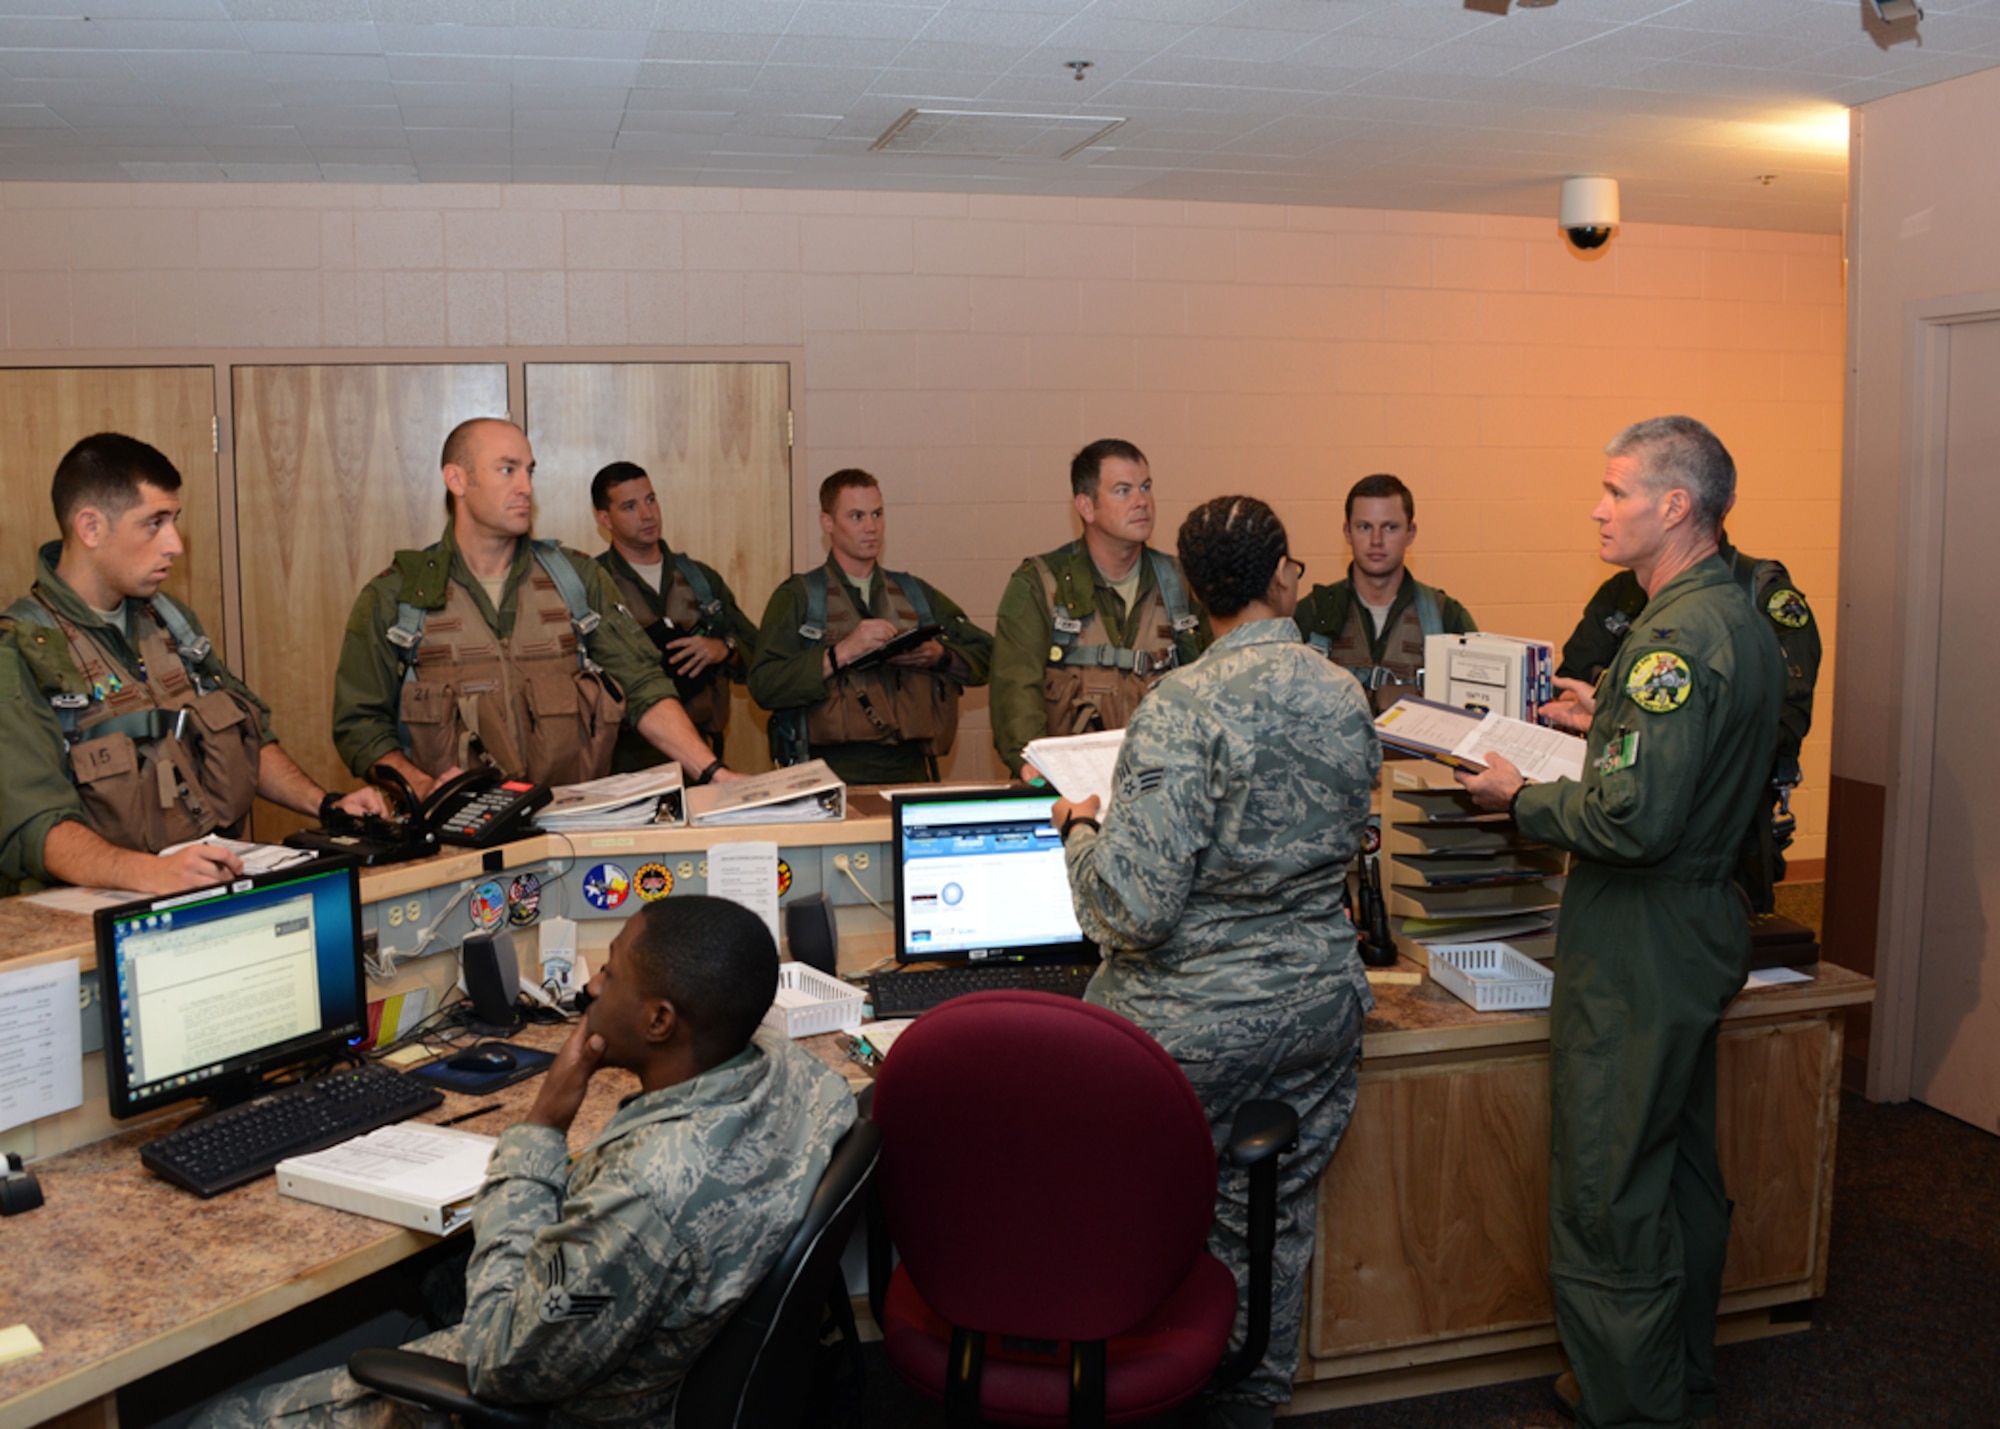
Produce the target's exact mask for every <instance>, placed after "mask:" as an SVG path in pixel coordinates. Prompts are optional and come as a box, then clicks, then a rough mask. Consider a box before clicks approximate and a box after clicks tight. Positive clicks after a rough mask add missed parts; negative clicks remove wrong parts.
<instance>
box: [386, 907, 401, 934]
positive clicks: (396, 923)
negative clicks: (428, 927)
mask: <svg viewBox="0 0 2000 1429" xmlns="http://www.w3.org/2000/svg"><path fill="white" fill-rule="evenodd" d="M389 926H390V927H391V928H400V927H402V926H403V905H402V904H400V903H391V904H390V905H389Z"/></svg>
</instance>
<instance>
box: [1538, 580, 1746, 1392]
mask: <svg viewBox="0 0 2000 1429" xmlns="http://www.w3.org/2000/svg"><path fill="white" fill-rule="evenodd" d="M1784 680H1785V674H1784V662H1783V657H1782V656H1781V654H1780V653H1779V650H1778V641H1777V637H1776V636H1775V635H1773V634H1772V632H1771V623H1770V621H1769V620H1767V619H1765V618H1764V617H1763V616H1762V614H1760V612H1759V611H1758V610H1757V608H1756V607H1755V606H1753V605H1752V604H1751V602H1750V599H1749V597H1748V596H1746V595H1745V594H1744V593H1743V590H1742V588H1741V587H1740V586H1739V585H1738V584H1737V582H1736V580H1735V577H1734V576H1733V575H1732V573H1731V571H1730V568H1729V566H1728V565H1727V564H1726V563H1725V562H1723V561H1722V560H1720V559H1718V558H1716V557H1713V556H1711V557H1709V558H1707V559H1705V560H1703V561H1700V562H1698V563H1697V564H1695V565H1694V566H1692V567H1690V568H1689V569H1688V570H1685V571H1683V572H1681V573H1680V574H1679V575H1677V576H1675V577H1674V578H1673V579H1672V580H1670V581H1669V582H1667V584H1666V586H1665V587H1663V588H1662V589H1661V590H1660V592H1659V593H1658V594H1657V595H1656V596H1654V597H1653V599H1652V600H1651V601H1650V602H1648V604H1647V605H1646V607H1645V609H1644V610H1643V611H1642V612H1640V615H1639V618H1638V619H1637V620H1636V621H1635V622H1634V624H1633V627H1632V630H1631V632H1630V633H1629V634H1628V635H1627V636H1626V638H1625V641H1624V644H1623V645H1622V646H1621V647H1620V648H1619V650H1618V654H1617V657H1616V659H1615V660H1613V662H1612V664H1611V667H1610V669H1609V670H1608V671H1607V672H1606V673H1605V676H1604V678H1603V679H1601V680H1599V681H1598V685H1597V711H1596V714H1595V716H1594V717H1593V719H1592V721H1591V727H1590V736H1589V752H1588V754H1587V756H1586V761H1585V767H1584V777H1583V780H1582V782H1581V783H1578V782H1576V781H1574V780H1569V779H1562V780H1558V781H1557V782H1555V783H1553V784H1532V785H1529V786H1528V787H1526V788H1524V789H1523V790H1522V791H1521V792H1520V794H1519V796H1518V797H1517V798H1516V799H1515V801H1514V819H1515V822H1516V823H1517V824H1518V825H1519V826H1520V829H1521V832H1522V833H1523V834H1525V835H1526V836H1528V837H1529V838H1532V839H1539V840H1541V841H1543V842H1546V843H1550V844H1553V845H1555V846H1557V847H1559V848H1564V849H1567V850H1569V851H1570V852H1571V853H1573V854H1574V855H1576V857H1575V859H1574V860H1573V861H1572V864H1571V868H1570V874H1569V880H1568V884H1567V887H1566V888H1565V890H1564V892H1563V900H1562V918H1561V922H1560V924H1559V926H1558V931H1557V935H1556V961H1555V972H1556V984H1555V1001H1554V1005H1553V1007H1552V1008H1551V1010H1550V1017H1549V1045H1550V1056H1551V1078H1550V1099H1551V1117H1552V1120H1551V1125H1552V1131H1553V1135H1552V1145H1551V1149H1550V1170H1549V1226H1550V1259H1551V1271H1552V1275H1553V1279H1554V1285H1555V1299H1556V1323H1557V1327H1558V1329H1559V1330H1560V1331H1561V1334H1562V1339H1563V1345H1564V1348H1565V1349H1567V1350H1568V1351H1569V1357H1570V1364H1571V1366H1572V1367H1573V1368H1574V1369H1575V1371H1576V1375H1577V1379H1578V1382H1579V1383H1580V1385H1581V1386H1582V1389H1583V1405H1582V1409H1581V1411H1580V1412H1579V1414H1578V1422H1579V1423H1580V1424H1584V1425H1587V1426H1596V1429H1610V1426H1614V1425H1639V1424H1649V1425H1651V1424H1665V1425H1679V1424H1684V1423H1686V1422H1687V1421H1688V1420H1689V1419H1691V1418H1696V1417H1699V1416H1703V1415H1713V1414H1714V1413H1715V1308H1716V1301H1717V1298H1718V1296H1719V1295H1720V1293H1721V1282H1722V1266H1723V1259H1724V1256H1725V1254H1726V1252H1727V1249H1728V1244H1729V1208H1728V1201H1727V1199H1726V1197H1725V1195H1724V1192H1723V1185H1722V1171H1721V1166H1720V1164H1719V1163H1718V1161H1717V1158H1716V1149H1715V1043H1716V1032H1717V1029H1718V1027H1719V1026H1720V1024H1721V1020H1722V1012H1723V1009H1724V1008H1726V1007H1727V1006H1728V1005H1729V1002H1730V1000H1731V999H1732V998H1734V997H1735V996H1736V994H1737V993H1738V992H1739V991H1740V990H1741V989H1742V986H1743V982H1744V978H1745V975H1746V972H1745V969H1746V964H1747V960H1748V957H1749V952H1750V932H1749V928H1748V925H1747V923H1746V921H1745V919H1744V916H1743V904H1742V900H1741V898H1740V897H1739V895H1738V894H1737V892H1736V890H1735V889H1734V888H1733V887H1731V885H1730V875H1731V873H1732V872H1733V871H1734V869H1735V866H1736V859H1737V854H1738V852H1739V850H1740V848H1741V844H1742V835H1743V830H1744V828H1746V827H1747V826H1748V823H1749V820H1750V817H1751V814H1752V812H1753V811H1754V810H1755V809H1756V807H1757V804H1758V800H1759V799H1760V798H1761V797H1762V796H1763V790H1764V786H1765V780H1766V778H1767V777H1768V776H1769V773H1770V769H1771V753H1772V749H1773V747H1774V745H1775V744H1776V742H1777V735H1778V711H1779V706H1780V704H1781V702H1782V699H1783V696H1784Z"/></svg>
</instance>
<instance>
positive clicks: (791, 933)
mask: <svg viewBox="0 0 2000 1429" xmlns="http://www.w3.org/2000/svg"><path fill="white" fill-rule="evenodd" d="M785 946H786V948H787V949H788V950H789V951H790V952H791V955H792V961H793V962H798V963H804V964H805V965H806V966H807V967H809V968H817V969H819V971H821V972H823V973H825V974H826V975H827V976H829V977H833V976H836V974H835V972H834V965H835V963H836V962H838V960H839V959H838V956H837V954H838V952H839V948H840V935H839V932H838V931H837V929H836V928H835V926H834V921H833V900H832V899H831V898H829V897H827V895H826V894H824V893H822V894H820V895H819V897H817V898H801V899H800V900H799V901H798V902H796V903H792V904H788V905H786V908H785Z"/></svg>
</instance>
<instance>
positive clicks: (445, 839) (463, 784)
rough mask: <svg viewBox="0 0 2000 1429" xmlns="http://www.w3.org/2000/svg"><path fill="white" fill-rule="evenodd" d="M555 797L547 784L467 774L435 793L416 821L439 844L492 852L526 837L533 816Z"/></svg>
mask: <svg viewBox="0 0 2000 1429" xmlns="http://www.w3.org/2000/svg"><path fill="white" fill-rule="evenodd" d="M552 797H553V795H552V794H551V793H550V792H549V786H548V785H546V784H530V783H529V782H528V781H527V780H525V779H503V778H502V777H501V776H500V774H499V773H498V771H496V770H492V769H468V770H466V771H465V772H464V773H462V774H458V775H455V776H454V777H452V778H450V779H448V780H446V781H445V782H444V783H442V784H440V785H438V786H437V788H435V789H433V790H431V792H430V797H429V798H427V799H425V800H424V802H423V803H422V804H421V805H420V806H419V807H418V810H417V814H416V818H417V820H418V821H419V822H421V823H422V824H423V825H424V826H425V827H426V828H428V829H430V830H432V831H433V832H435V833H436V834H437V838H438V842H439V843H447V844H455V845H457V846H458V847H460V848H490V847H492V846H493V845H494V844H501V843H506V842H507V841H508V840H509V839H517V838H520V837H522V836H523V835H525V834H526V833H527V832H528V830H529V827H530V826H531V825H532V824H533V822H534V817H535V811H536V810H537V809H539V808H541V807H542V806H543V805H545V804H547V803H548V802H549V800H550V799H551V798H552Z"/></svg>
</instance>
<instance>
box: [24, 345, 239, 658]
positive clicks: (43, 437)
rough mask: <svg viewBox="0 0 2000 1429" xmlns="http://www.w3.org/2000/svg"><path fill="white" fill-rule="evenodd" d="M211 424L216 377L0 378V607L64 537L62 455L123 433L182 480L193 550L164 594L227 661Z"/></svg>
mask: <svg viewBox="0 0 2000 1429" xmlns="http://www.w3.org/2000/svg"><path fill="white" fill-rule="evenodd" d="M214 420H215V369H214V368H212V367H15V368H6V369H0V431H4V432H6V433H7V440H6V442H5V443H0V502H4V506H0V509H4V510H5V511H6V513H7V517H6V520H5V521H0V606H6V605H11V604H12V603H13V602H14V601H15V600H17V599H19V598H20V597H21V596H24V595H26V594H27V593H28V587H29V586H30V585H32V584H33V583H34V579H35V551H36V548H37V547H39V546H40V545H41V544H42V543H43V542H44V541H53V540H56V539H58V538H59V536H60V534H61V533H60V532H58V531H57V529H56V517H55V510H54V508H53V507H51V506H50V504H49V483H50V481H51V480H52V479H53V478H54V476H55V472H56V463H57V462H59V461H61V460H62V457H63V453H64V452H67V451H68V450H69V449H70V448H71V447H72V446H74V445H76V443H77V442H78V441H80V440H81V439H83V438H84V437H87V436H90V435H91V434H92V433H94V432H123V433H125V435H127V436H131V437H137V438H139V440H141V441H144V442H150V443H152V444H153V445H154V446H156V447H158V448H159V449H160V450H161V451H162V452H164V453H165V454H166V456H167V459H168V460H169V461H171V462H173V464H174V466H175V468H176V469H178V470H179V472H180V474H181V493H180V495H181V519H180V529H181V539H182V540H183V541H184V542H185V543H186V546H187V549H186V551H185V552H183V554H182V555H181V558H180V559H179V560H178V561H176V562H175V563H174V569H173V574H172V575H170V576H169V577H168V578H167V584H166V590H167V594H168V595H171V596H173V597H174V598H175V599H176V600H179V601H180V602H181V603H182V604H184V605H188V606H191V607H193V609H194V611H195V613H196V614H197V615H199V616H200V617H201V621H202V624H203V625H204V626H205V627H206V628H207V630H208V636H209V639H211V640H212V641H214V642H215V648H216V649H217V650H221V651H224V652H225V657H226V653H227V652H226V648H225V647H226V642H225V640H224V632H223V621H222V567H223V562H222V545H221V538H220V528H219V522H218V517H217V512H218V504H217V499H216V482H215V427H214Z"/></svg>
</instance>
